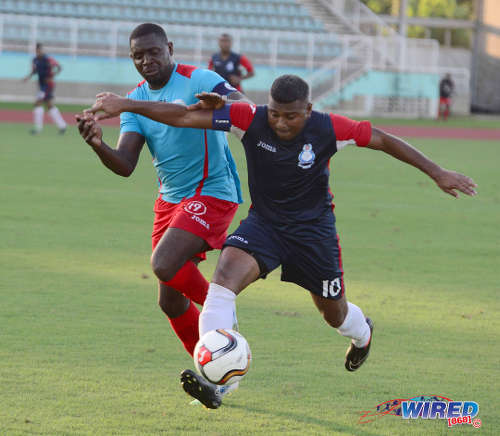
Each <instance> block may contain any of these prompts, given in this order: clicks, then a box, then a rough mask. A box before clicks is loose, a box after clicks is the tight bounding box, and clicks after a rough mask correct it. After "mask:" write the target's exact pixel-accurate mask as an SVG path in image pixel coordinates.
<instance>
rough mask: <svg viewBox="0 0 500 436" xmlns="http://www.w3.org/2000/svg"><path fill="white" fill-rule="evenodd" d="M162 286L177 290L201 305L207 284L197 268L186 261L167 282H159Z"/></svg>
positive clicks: (206, 290)
mask: <svg viewBox="0 0 500 436" xmlns="http://www.w3.org/2000/svg"><path fill="white" fill-rule="evenodd" d="M161 283H163V284H164V285H167V286H170V287H171V288H174V289H177V290H178V291H179V292H182V293H183V294H184V295H185V296H186V297H188V298H189V299H190V300H193V301H194V302H195V303H198V304H201V305H203V303H204V302H205V298H206V297H207V292H208V282H207V279H205V277H203V275H202V274H201V272H200V270H199V269H198V267H197V266H196V265H195V264H194V263H193V262H191V261H190V260H189V261H187V262H186V263H185V264H184V265H183V267H182V268H181V269H180V270H179V271H177V274H176V275H175V276H174V278H173V279H172V280H169V281H168V282H161Z"/></svg>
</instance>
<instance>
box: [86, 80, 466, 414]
mask: <svg viewBox="0 0 500 436" xmlns="http://www.w3.org/2000/svg"><path fill="white" fill-rule="evenodd" d="M200 98H201V99H202V100H201V102H199V103H198V104H196V105H194V106H193V107H191V108H186V107H182V106H176V105H167V104H164V103H149V104H148V103H144V102H136V101H128V100H125V99H122V98H120V97H118V96H114V95H112V94H109V93H105V94H102V95H100V96H99V98H98V101H97V102H96V104H95V105H94V106H93V107H92V109H91V112H93V113H96V112H99V111H104V114H97V117H98V118H101V117H102V118H107V117H110V116H116V115H117V114H118V113H120V112H123V111H131V112H135V113H138V114H141V115H143V116H147V117H149V118H151V119H154V120H156V121H159V122H164V123H168V124H170V125H173V126H178V127H197V128H207V129H208V128H213V129H217V130H226V131H229V130H231V131H232V132H234V133H236V134H237V135H238V136H239V137H240V138H241V141H242V143H243V146H244V149H245V153H246V159H247V166H248V184H249V188H250V196H251V199H252V207H251V208H250V210H249V214H248V217H247V218H246V219H245V220H243V221H242V222H241V224H240V226H239V227H238V228H237V230H236V231H235V232H234V233H233V234H232V235H231V236H229V237H228V238H227V240H226V242H225V244H224V248H223V251H222V253H221V255H220V258H219V261H218V263H217V268H216V270H215V273H214V275H213V277H212V282H211V283H210V287H209V291H208V295H207V299H206V300H205V304H204V306H203V311H202V314H201V316H200V336H201V335H203V334H204V333H206V332H208V331H210V330H214V329H218V328H223V329H228V328H231V327H232V325H233V316H234V313H235V299H236V296H237V295H238V294H239V293H240V292H241V291H242V290H243V289H245V288H246V287H247V286H248V285H249V284H251V283H252V282H254V281H255V280H257V279H259V278H261V277H265V276H266V274H268V273H269V272H270V271H272V270H274V269H275V268H277V267H278V266H279V265H281V267H282V273H281V280H283V281H288V282H293V283H296V284H298V285H299V286H301V287H303V288H305V289H306V290H308V291H309V292H310V294H311V297H312V299H313V301H314V303H315V305H316V307H317V308H318V310H319V312H320V313H321V314H322V316H323V317H324V319H325V321H326V322H327V323H328V324H329V325H330V326H332V327H333V328H335V329H337V331H338V332H339V333H340V334H341V335H343V336H346V337H348V338H350V339H351V343H350V345H349V348H348V350H347V353H346V358H345V368H346V369H347V370H348V371H355V370H357V369H358V368H359V367H360V366H361V365H362V364H363V362H364V361H365V360H366V358H367V356H368V352H369V350H370V346H371V341H372V332H373V323H372V322H371V320H370V319H369V318H366V317H365V315H364V314H363V312H362V310H361V309H360V308H359V307H358V306H356V305H355V304H353V303H351V302H349V301H347V299H346V296H345V288H344V280H343V270H342V259H341V252H340V246H339V243H338V236H337V232H336V229H335V215H334V213H333V204H332V194H331V193H330V190H329V173H330V171H329V161H330V158H331V157H332V156H333V155H334V154H335V153H336V152H337V151H340V150H341V149H343V148H344V147H345V146H346V145H348V144H354V145H357V146H358V147H364V148H371V149H373V150H381V151H384V152H385V153H387V154H389V155H391V156H393V157H395V158H396V159H399V160H401V161H403V162H406V163H408V164H410V165H413V166H414V167H416V168H418V169H419V170H421V171H423V172H424V173H425V174H427V175H428V176H429V177H431V178H432V179H433V180H434V181H435V182H436V184H437V185H438V187H439V188H440V189H442V190H443V191H444V192H446V193H448V194H450V195H452V196H455V197H456V196H457V195H458V194H457V192H456V191H460V192H462V193H464V194H467V195H475V193H476V191H475V189H474V188H475V187H476V185H475V183H474V182H473V181H472V180H471V179H470V178H469V177H466V176H464V175H462V174H459V173H456V172H454V171H449V170H446V169H444V168H442V167H440V166H438V165H437V164H435V163H434V162H432V161H431V160H430V159H428V158H427V157H426V156H424V155H423V154H422V153H421V152H419V151H418V150H417V149H415V148H413V147H412V146H411V145H410V144H408V143H406V142H405V141H403V140H402V139H400V138H397V137H395V136H392V135H389V134H387V133H384V132H383V131H381V130H379V129H377V128H375V127H372V125H371V123H370V122H369V121H361V122H358V121H353V120H351V119H348V118H346V117H343V116H340V115H336V114H329V113H320V112H316V111H313V110H312V105H311V103H310V101H309V87H308V85H307V83H306V82H305V81H304V80H302V79H301V78H300V77H297V76H293V75H285V76H281V77H279V78H278V79H276V80H275V82H274V83H273V85H272V88H271V92H270V97H269V103H268V105H266V106H254V105H252V104H248V103H238V102H237V103H233V104H224V100H223V99H222V98H221V97H219V96H216V95H213V94H208V95H201V96H200ZM203 108H205V109H203ZM213 108H215V109H213ZM193 109H194V110H193ZM181 382H182V384H183V387H184V389H185V391H186V392H187V393H188V394H190V395H191V396H193V397H194V398H197V399H198V400H200V401H201V402H202V403H203V404H204V405H205V406H207V407H209V408H217V407H219V405H220V404H221V397H220V395H218V394H217V392H216V390H215V388H214V386H213V385H212V384H210V383H208V382H207V381H206V380H204V379H203V378H202V377H201V376H199V375H198V374H196V373H194V372H193V371H191V370H185V371H184V372H183V373H182V374H181Z"/></svg>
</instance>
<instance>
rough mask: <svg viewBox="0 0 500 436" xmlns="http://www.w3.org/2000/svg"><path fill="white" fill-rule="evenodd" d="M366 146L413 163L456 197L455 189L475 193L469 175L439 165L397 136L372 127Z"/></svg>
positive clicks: (441, 187)
mask: <svg viewBox="0 0 500 436" xmlns="http://www.w3.org/2000/svg"><path fill="white" fill-rule="evenodd" d="M367 147H368V148H372V149H373V150H381V151H384V152H386V153H387V154H390V155H391V156H394V157H395V158H396V159H399V160H401V161H403V162H406V163H408V164H410V165H413V166H414V167H415V168H418V169H419V170H421V171H422V172H424V173H425V174H427V175H428V176H429V177H430V178H431V179H433V180H434V181H435V182H436V184H437V185H438V186H439V188H440V189H441V190H443V191H444V192H446V193H447V194H450V195H452V196H453V197H458V192H457V191H460V192H462V193H464V194H466V195H476V190H475V189H474V188H476V187H477V185H476V184H475V183H474V181H473V180H472V179H471V178H470V177H467V176H464V175H463V174H460V173H457V172H455V171H449V170H447V169H445V168H442V167H440V166H439V165H437V164H436V163H434V162H433V161H432V160H430V159H429V158H428V157H427V156H425V155H424V154H423V153H421V152H420V151H419V150H417V149H416V148H414V147H412V146H411V145H410V144H408V143H407V142H405V141H403V140H402V139H401V138H398V137H397V136H393V135H390V134H388V133H386V132H384V131H382V130H380V129H377V128H375V127H373V128H372V137H371V140H370V143H369V144H368V145H367Z"/></svg>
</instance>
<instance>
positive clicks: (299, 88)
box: [271, 74, 309, 103]
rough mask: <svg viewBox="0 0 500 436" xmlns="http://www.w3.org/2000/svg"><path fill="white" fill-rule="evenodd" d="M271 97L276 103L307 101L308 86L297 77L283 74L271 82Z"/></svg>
mask: <svg viewBox="0 0 500 436" xmlns="http://www.w3.org/2000/svg"><path fill="white" fill-rule="evenodd" d="M271 97H272V98H273V100H274V101H275V102H277V103H291V102H293V101H296V100H300V101H304V100H309V85H308V84H307V82H306V81H305V80H304V79H301V78H300V77H299V76H295V75H294V74H284V75H283V76H280V77H278V78H277V79H276V80H275V81H274V82H273V85H272V86H271Z"/></svg>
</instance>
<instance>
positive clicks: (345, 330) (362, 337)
mask: <svg viewBox="0 0 500 436" xmlns="http://www.w3.org/2000/svg"><path fill="white" fill-rule="evenodd" d="M347 307H348V310H347V315H346V317H345V319H344V322H343V323H342V325H341V326H340V327H339V328H338V329H337V331H338V332H339V333H340V334H341V335H342V336H347V337H348V338H351V339H352V343H353V344H354V345H355V346H356V347H358V348H363V347H364V346H366V345H367V344H368V341H369V340H370V327H369V326H368V323H367V322H366V318H365V316H364V315H363V311H362V310H361V309H360V308H359V307H358V306H356V305H355V304H352V303H350V302H349V301H348V302H347Z"/></svg>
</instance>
